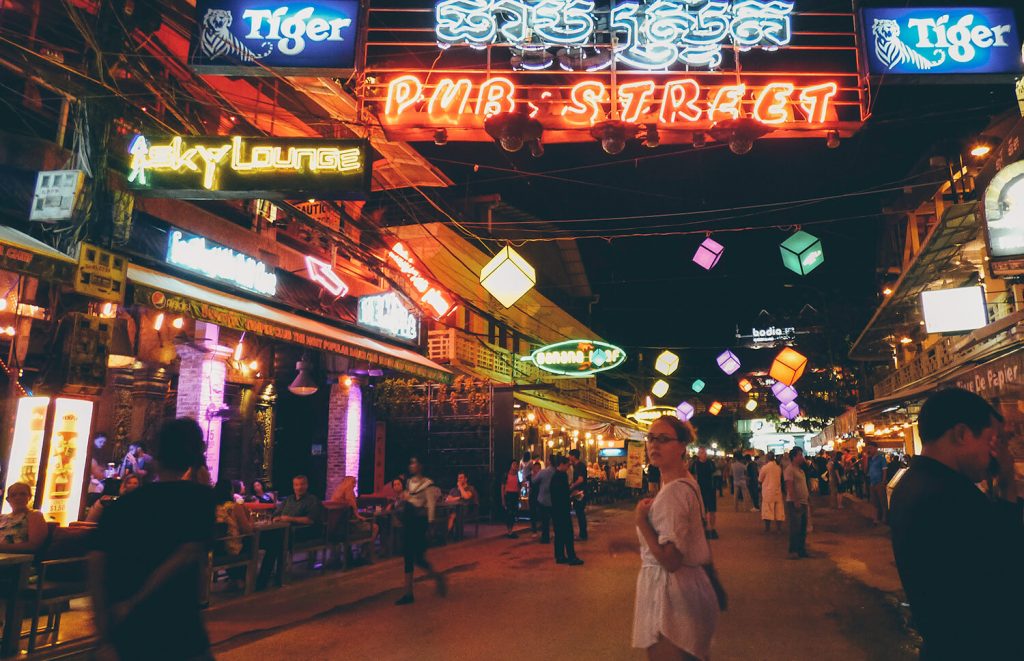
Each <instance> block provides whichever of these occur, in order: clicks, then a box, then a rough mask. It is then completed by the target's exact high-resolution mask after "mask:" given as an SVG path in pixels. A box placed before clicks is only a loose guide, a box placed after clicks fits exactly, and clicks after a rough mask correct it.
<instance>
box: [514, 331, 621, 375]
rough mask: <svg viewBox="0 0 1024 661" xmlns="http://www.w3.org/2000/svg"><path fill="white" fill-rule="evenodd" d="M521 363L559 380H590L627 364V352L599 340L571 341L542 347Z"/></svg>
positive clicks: (522, 357)
mask: <svg viewBox="0 0 1024 661" xmlns="http://www.w3.org/2000/svg"><path fill="white" fill-rule="evenodd" d="M520 360H522V361H523V362H530V363H533V364H534V365H536V366H537V367H539V368H540V369H542V370H544V371H545V372H551V373H552V374H558V375H559V376H576V377H587V376H592V375H594V374H597V373H598V372H606V371H608V370H611V369H615V368H616V367H618V366H619V365H621V364H622V363H624V362H626V352H625V351H623V350H622V349H620V348H619V347H617V346H615V345H614V344H608V343H607V342H601V341H598V340H568V341H565V342H557V343H555V344H549V345H547V346H545V347H540V348H539V349H537V350H535V351H534V352H533V353H531V354H530V355H529V356H521V357H520Z"/></svg>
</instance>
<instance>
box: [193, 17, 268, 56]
mask: <svg viewBox="0 0 1024 661" xmlns="http://www.w3.org/2000/svg"><path fill="white" fill-rule="evenodd" d="M231 21H232V16H231V11H230V10H228V9H207V10H206V13H205V14H203V23H202V25H203V29H202V33H201V39H200V51H201V52H202V54H203V56H204V57H205V58H206V59H209V60H213V59H216V58H229V59H236V60H238V61H240V62H255V61H256V60H260V59H263V58H264V57H267V56H268V55H270V53H271V52H272V51H273V49H274V46H273V44H271V43H267V42H264V43H263V45H262V52H259V53H255V52H253V51H252V50H250V49H249V47H247V46H246V45H245V44H243V43H242V42H241V41H239V40H238V38H237V37H235V35H233V34H231V30H229V29H228V28H230V27H231Z"/></svg>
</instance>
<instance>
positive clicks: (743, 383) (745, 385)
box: [739, 379, 754, 392]
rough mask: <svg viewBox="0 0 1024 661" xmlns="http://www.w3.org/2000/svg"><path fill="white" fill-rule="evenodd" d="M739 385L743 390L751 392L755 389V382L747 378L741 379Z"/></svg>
mask: <svg viewBox="0 0 1024 661" xmlns="http://www.w3.org/2000/svg"><path fill="white" fill-rule="evenodd" d="M739 386H740V390H742V391H743V392H750V391H751V390H753V389H754V384H752V383H751V382H750V381H748V380H747V379H740V382H739Z"/></svg>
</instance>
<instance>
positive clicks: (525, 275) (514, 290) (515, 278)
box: [480, 246, 537, 308]
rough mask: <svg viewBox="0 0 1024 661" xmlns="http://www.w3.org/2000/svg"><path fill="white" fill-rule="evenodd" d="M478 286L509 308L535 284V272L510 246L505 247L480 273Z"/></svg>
mask: <svg viewBox="0 0 1024 661" xmlns="http://www.w3.org/2000/svg"><path fill="white" fill-rule="evenodd" d="M480 284H481V285H483V287H484V289H486V290H487V291H488V292H490V294H491V296H493V297H494V298H496V299H498V302H499V303H501V304H502V305H504V306H505V307H507V308H510V307H512V306H513V305H515V304H516V301H518V300H519V299H520V298H522V297H523V294H525V293H526V292H528V291H530V290H531V289H533V287H534V285H536V284H537V272H536V271H535V270H534V268H533V267H532V266H530V263H529V262H527V261H526V260H525V259H523V257H522V255H520V254H519V253H517V252H516V251H515V250H513V249H512V247H511V246H505V247H504V248H502V249H501V252H499V253H498V254H497V255H495V256H494V259H492V260H491V261H489V262H488V263H487V265H486V266H485V267H484V268H483V269H482V270H481V271H480Z"/></svg>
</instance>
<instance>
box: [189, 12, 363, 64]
mask: <svg viewBox="0 0 1024 661" xmlns="http://www.w3.org/2000/svg"><path fill="white" fill-rule="evenodd" d="M358 24H359V0H315V1H308V0H307V1H305V2H302V1H299V2H289V1H287V0H286V1H285V2H281V1H280V0H275V1H270V0H263V1H260V0H198V2H197V3H196V25H195V30H194V32H193V34H192V48H191V52H190V54H189V62H190V64H191V65H192V66H193V67H194V68H196V69H198V70H200V71H202V72H203V73H216V74H231V75H249V76H258V75H273V74H275V73H278V74H281V73H284V74H288V73H295V74H301V73H307V74H308V73H310V72H311V71H314V70H324V71H332V72H338V71H345V70H351V69H352V68H353V67H354V66H355V59H356V40H357V39H356V38H357V35H358Z"/></svg>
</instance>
